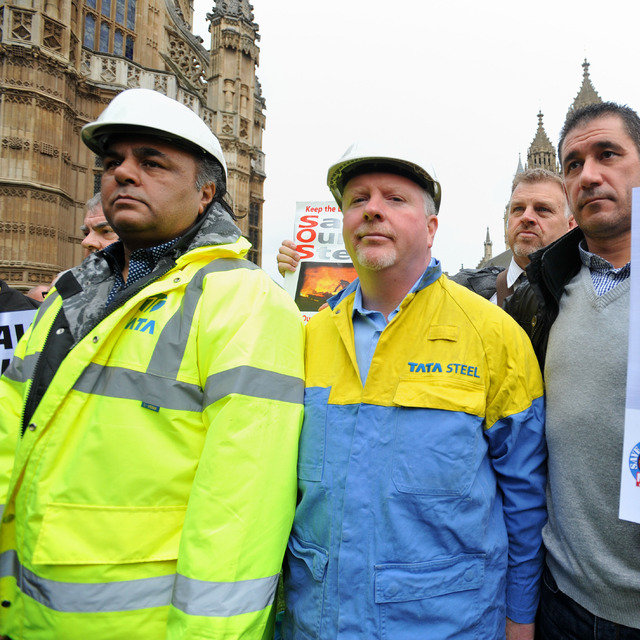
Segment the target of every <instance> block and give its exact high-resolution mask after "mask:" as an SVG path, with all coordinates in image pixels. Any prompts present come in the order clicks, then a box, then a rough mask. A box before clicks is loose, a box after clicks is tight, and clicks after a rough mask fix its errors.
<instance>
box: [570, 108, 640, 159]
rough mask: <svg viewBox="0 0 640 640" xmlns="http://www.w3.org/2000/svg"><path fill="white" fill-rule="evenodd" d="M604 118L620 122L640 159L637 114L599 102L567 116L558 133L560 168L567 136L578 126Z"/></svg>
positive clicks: (639, 119)
mask: <svg viewBox="0 0 640 640" xmlns="http://www.w3.org/2000/svg"><path fill="white" fill-rule="evenodd" d="M606 116H618V117H619V118H620V119H621V120H622V124H623V125H624V128H625V131H626V132H627V134H628V135H629V137H630V138H631V139H632V140H633V143H634V144H635V145H636V149H637V150H638V156H639V157H640V118H639V117H638V114H637V113H636V112H635V111H634V110H633V109H632V108H631V107H628V106H626V105H621V104H617V103H615V102H600V103H598V104H590V105H587V106H586V107H582V108H581V109H578V110H576V111H572V112H571V113H569V114H568V115H567V119H566V120H565V122H564V125H563V126H562V131H560V142H559V143H558V156H559V158H560V166H562V146H563V144H564V141H565V138H566V137H567V134H569V133H570V132H571V131H573V129H575V128H576V127H578V126H580V125H583V124H586V123H587V122H591V120H595V119H596V118H604V117H606Z"/></svg>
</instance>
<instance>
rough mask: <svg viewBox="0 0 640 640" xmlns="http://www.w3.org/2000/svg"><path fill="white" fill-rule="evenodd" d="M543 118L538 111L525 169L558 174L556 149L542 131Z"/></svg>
mask: <svg viewBox="0 0 640 640" xmlns="http://www.w3.org/2000/svg"><path fill="white" fill-rule="evenodd" d="M543 117H544V116H543V113H542V111H538V130H537V131H536V135H535V137H534V139H533V142H532V143H531V146H530V147H529V150H528V151H527V169H533V168H540V169H547V170H548V171H553V173H560V167H558V163H557V161H556V149H555V147H554V146H553V145H552V144H551V140H549V136H548V135H547V132H546V131H545V130H544V124H542V118H543Z"/></svg>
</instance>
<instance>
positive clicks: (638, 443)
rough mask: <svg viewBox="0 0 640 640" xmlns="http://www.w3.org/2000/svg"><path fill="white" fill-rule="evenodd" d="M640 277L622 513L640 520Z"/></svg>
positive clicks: (638, 241) (634, 256)
mask: <svg viewBox="0 0 640 640" xmlns="http://www.w3.org/2000/svg"><path fill="white" fill-rule="evenodd" d="M631 221H632V229H631V262H632V264H633V265H634V266H635V267H637V266H638V265H639V264H640V188H637V189H633V201H632V216H631ZM638 318H640V278H639V277H638V272H637V269H636V271H635V273H634V271H633V269H632V270H631V293H630V304H629V363H628V365H627V402H626V411H625V427H624V445H623V452H622V476H621V482H620V512H619V517H620V518H621V519H622V520H629V521H631V522H638V523H640V466H639V463H640V323H639V322H638Z"/></svg>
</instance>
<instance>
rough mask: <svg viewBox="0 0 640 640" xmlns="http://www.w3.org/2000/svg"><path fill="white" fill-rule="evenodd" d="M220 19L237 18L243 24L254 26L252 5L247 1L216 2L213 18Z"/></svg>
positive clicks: (223, 0) (219, 0) (227, 0)
mask: <svg viewBox="0 0 640 640" xmlns="http://www.w3.org/2000/svg"><path fill="white" fill-rule="evenodd" d="M216 16H217V17H221V18H237V19H240V20H243V21H244V22H248V23H250V24H251V25H252V26H256V27H257V26H258V25H254V21H253V5H252V4H250V3H249V2H248V0H216V6H215V7H214V8H213V14H212V18H213V17H216Z"/></svg>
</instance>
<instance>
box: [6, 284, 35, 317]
mask: <svg viewBox="0 0 640 640" xmlns="http://www.w3.org/2000/svg"><path fill="white" fill-rule="evenodd" d="M39 306H40V303H39V302H36V301H35V300H32V299H31V298H27V296H25V295H24V294H22V293H20V292H19V291H17V290H16V289H12V288H11V287H10V286H9V285H8V284H7V283H6V282H5V281H4V280H0V313H6V312H7V311H28V310H29V309H37V308H38V307H39Z"/></svg>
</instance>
